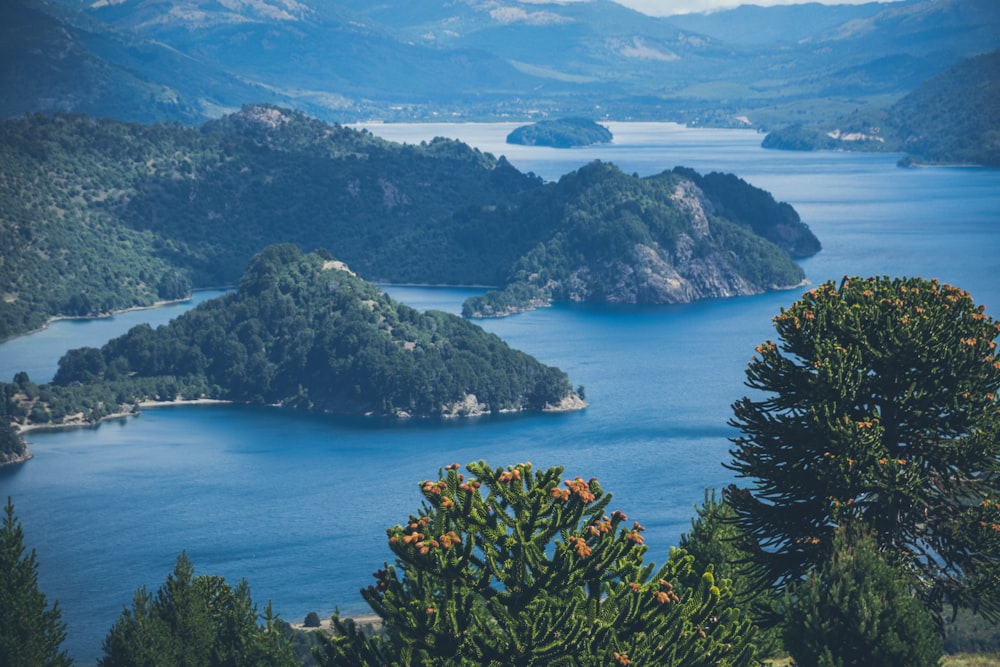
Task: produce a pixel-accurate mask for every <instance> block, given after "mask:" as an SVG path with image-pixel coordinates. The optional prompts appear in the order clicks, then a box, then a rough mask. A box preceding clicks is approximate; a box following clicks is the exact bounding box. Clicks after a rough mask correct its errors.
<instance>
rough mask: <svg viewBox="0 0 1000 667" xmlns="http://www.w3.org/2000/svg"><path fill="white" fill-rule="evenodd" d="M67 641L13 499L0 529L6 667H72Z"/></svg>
mask: <svg viewBox="0 0 1000 667" xmlns="http://www.w3.org/2000/svg"><path fill="white" fill-rule="evenodd" d="M65 639H66V625H65V624H64V623H63V622H62V614H61V612H60V611H59V605H58V603H54V604H53V605H52V607H51V608H50V607H49V605H48V602H47V600H46V598H45V594H44V593H42V591H41V590H39V588H38V559H37V556H36V554H35V551H34V549H32V550H31V553H29V554H25V548H24V530H23V529H22V527H21V522H20V521H18V520H17V517H15V516H14V503H13V501H12V500H11V498H10V497H9V496H8V497H7V505H6V507H5V508H4V520H3V528H0V665H4V666H5V667H49V666H53V667H62V666H64V665H71V664H73V661H72V660H71V659H70V658H69V656H68V655H67V653H66V652H65V651H63V650H62V649H61V648H60V647H61V645H62V642H63V640H65Z"/></svg>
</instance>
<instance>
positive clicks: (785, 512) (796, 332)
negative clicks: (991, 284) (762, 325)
mask: <svg viewBox="0 0 1000 667" xmlns="http://www.w3.org/2000/svg"><path fill="white" fill-rule="evenodd" d="M774 326H775V329H776V330H777V332H778V335H779V337H780V341H781V342H780V344H776V343H773V342H771V341H767V342H765V343H763V344H762V345H760V346H758V347H757V355H756V356H754V358H753V359H752V360H751V362H750V365H749V368H748V369H747V378H748V381H747V385H748V386H750V387H752V388H754V389H759V390H762V391H764V392H768V395H767V396H766V397H764V398H762V399H760V400H751V399H750V398H747V397H744V398H743V399H741V400H739V401H737V402H736V403H735V404H734V405H733V410H734V417H733V419H732V420H731V424H732V425H734V426H736V427H738V428H739V429H740V430H741V431H742V435H741V436H740V437H738V438H734V439H733V443H734V445H735V446H734V448H733V449H732V451H731V454H732V462H731V463H730V464H729V467H730V468H731V469H732V470H734V471H736V472H737V473H738V475H739V476H740V477H743V478H746V479H747V480H749V482H750V484H749V486H748V488H738V487H736V486H735V485H733V486H731V487H730V488H729V489H727V491H726V499H727V501H728V502H729V503H731V504H732V506H733V508H734V509H735V511H736V515H737V519H736V521H737V522H738V524H739V525H740V527H741V528H742V529H743V530H744V532H745V533H746V535H747V536H748V539H749V541H750V543H751V546H752V547H753V550H754V559H755V561H756V564H757V566H758V571H759V573H760V574H761V576H762V578H763V581H766V582H769V583H776V584H777V585H778V586H779V588H780V587H781V586H782V585H783V584H784V583H785V582H787V581H794V580H798V579H800V578H801V577H802V576H803V575H804V574H805V573H806V572H807V571H808V570H809V569H810V568H812V567H815V566H817V565H818V564H820V563H822V562H823V561H824V560H825V559H826V557H827V556H828V555H829V553H830V551H831V548H832V539H831V538H832V535H833V533H834V530H835V528H836V527H837V526H838V525H842V524H848V523H854V522H860V523H863V524H866V525H867V526H868V528H869V530H871V531H872V533H873V535H874V539H875V540H876V542H877V544H878V545H879V548H880V549H881V550H882V551H883V552H884V553H885V555H886V557H887V558H889V559H890V560H892V561H893V563H894V564H895V565H897V566H899V567H901V568H903V569H904V570H905V571H908V572H909V573H910V574H912V575H914V577H913V580H914V581H915V582H919V585H920V586H921V587H922V590H921V591H920V592H921V595H922V597H923V598H924V602H925V603H926V604H927V605H928V606H929V608H931V609H932V611H933V612H934V613H935V614H936V616H937V617H938V619H939V620H940V617H941V614H942V610H943V607H944V605H945V604H946V603H950V604H952V605H958V606H968V607H971V608H973V609H976V610H979V611H982V612H984V613H985V614H986V615H988V616H991V617H994V618H995V617H997V616H1000V458H998V457H1000V414H998V402H997V393H998V390H1000V359H998V357H997V356H996V352H995V342H994V339H995V338H996V337H997V334H998V331H1000V325H998V324H997V323H996V322H994V321H993V320H992V319H991V318H990V317H988V316H987V315H986V314H985V312H984V308H983V307H982V306H977V305H976V304H975V303H973V301H972V298H971V297H970V296H969V294H968V293H967V292H964V291H962V290H960V289H957V288H955V287H952V286H949V285H942V284H939V283H938V282H937V281H934V280H930V281H928V280H923V279H920V278H909V279H904V278H895V279H889V278H885V277H881V278H869V279H859V278H845V279H844V280H843V281H842V282H841V284H840V286H839V287H838V286H836V285H835V284H834V283H832V282H829V283H825V284H823V285H820V286H819V287H817V288H816V289H813V290H811V291H809V292H807V293H806V294H805V295H804V296H803V297H802V298H801V299H800V300H799V301H797V302H796V303H794V304H793V305H792V306H791V307H790V308H789V309H788V310H782V312H781V313H780V314H779V315H778V316H777V317H775V318H774Z"/></svg>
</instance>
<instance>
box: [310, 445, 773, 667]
mask: <svg viewBox="0 0 1000 667" xmlns="http://www.w3.org/2000/svg"><path fill="white" fill-rule="evenodd" d="M458 469H459V466H458V464H454V465H451V466H448V467H447V468H446V471H445V472H442V473H441V476H440V478H439V479H438V480H435V481H431V480H427V481H425V482H423V483H421V491H422V494H423V496H424V499H425V502H424V504H423V506H422V508H421V509H420V511H419V512H418V514H417V515H411V516H410V519H409V521H408V522H407V523H406V524H405V525H399V526H394V527H392V528H389V529H388V531H387V533H388V536H389V545H390V548H391V549H392V551H393V553H394V554H395V555H396V562H395V565H387V566H386V567H385V568H384V569H381V570H379V571H378V572H376V573H375V578H376V580H377V581H376V583H375V585H373V586H370V587H369V588H368V589H366V590H363V591H362V595H363V596H364V598H365V600H366V601H367V602H368V604H369V605H370V606H371V607H372V609H373V610H374V611H375V613H376V614H378V616H379V617H380V618H381V619H382V621H383V627H384V633H383V634H381V635H376V636H375V637H372V638H368V637H366V636H365V635H364V634H363V633H362V632H361V630H359V629H358V628H357V627H355V625H354V624H353V623H352V622H351V621H350V620H348V619H343V618H341V617H340V616H339V614H335V615H334V617H333V625H334V627H335V628H336V629H337V630H338V632H339V634H338V635H337V636H335V637H332V638H324V639H323V640H322V646H321V648H320V650H318V651H317V658H318V659H319V661H320V662H321V663H322V664H324V665H352V666H357V665H413V664H422V665H470V666H471V665H497V666H500V665H628V664H633V663H634V664H636V665H639V664H642V665H751V664H756V662H755V661H754V659H753V654H754V647H753V645H752V644H751V641H752V639H753V635H754V628H753V626H752V624H751V623H750V622H749V621H747V620H745V619H744V618H743V616H742V615H741V613H740V611H739V610H738V609H736V608H735V607H732V606H730V605H728V601H729V598H730V597H731V595H732V593H731V590H730V587H729V583H728V582H727V581H718V580H716V579H715V578H714V576H713V574H712V571H711V569H710V568H708V569H706V570H698V571H695V570H694V568H693V560H694V559H693V558H692V557H691V556H689V555H687V554H685V553H684V552H683V551H681V550H674V551H672V552H671V556H670V558H669V560H668V562H667V563H666V565H664V566H663V567H661V568H659V569H657V568H656V567H655V565H653V564H652V563H649V564H646V563H644V562H643V554H644V553H645V551H646V546H645V545H644V544H643V542H644V540H643V535H642V531H643V527H642V526H641V525H640V524H639V523H637V522H633V523H631V524H629V523H628V521H627V518H626V516H625V514H624V513H622V512H621V511H614V512H610V513H609V514H610V516H609V514H606V511H607V507H608V504H609V502H610V501H611V496H610V495H609V494H606V493H605V492H604V491H603V490H602V489H601V487H600V485H599V484H598V483H597V481H596V480H590V481H589V482H587V481H584V480H583V479H581V478H579V477H577V478H575V479H571V480H562V473H563V469H562V468H558V467H555V468H549V469H548V470H546V471H541V472H537V471H535V470H534V469H533V468H532V466H531V464H530V463H524V464H519V465H516V466H509V467H508V468H506V469H503V468H496V469H494V468H491V467H490V466H488V465H487V464H485V463H483V462H479V463H472V464H469V465H468V466H467V470H468V472H469V473H471V475H472V477H471V478H466V477H465V476H464V475H462V474H460V473H459V472H458Z"/></svg>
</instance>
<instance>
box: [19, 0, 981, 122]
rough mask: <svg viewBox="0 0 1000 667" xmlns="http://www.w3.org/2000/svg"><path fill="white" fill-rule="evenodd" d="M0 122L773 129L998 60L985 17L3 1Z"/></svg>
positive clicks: (878, 10) (343, 0) (875, 101)
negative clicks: (304, 119) (594, 121)
mask: <svg viewBox="0 0 1000 667" xmlns="http://www.w3.org/2000/svg"><path fill="white" fill-rule="evenodd" d="M0 23H2V25H3V26H4V27H3V28H0V34H2V35H3V40H2V45H0V55H2V56H3V57H2V60H0V85H3V88H4V90H5V92H6V94H5V95H4V97H3V100H2V101H0V116H5V117H11V116H17V115H20V114H22V113H25V112H31V111H78V112H84V113H88V114H91V115H97V116H104V115H107V116H110V117H114V118H118V119H123V120H137V121H143V122H148V121H154V120H169V121H179V122H181V123H197V122H200V121H203V120H205V119H207V118H215V117H219V116H221V115H223V114H224V113H226V112H232V111H235V110H236V109H238V108H239V107H240V106H242V105H243V104H245V103H260V102H270V103H278V104H281V105H284V106H288V107H292V108H296V109H300V110H302V111H305V112H307V113H309V114H310V115H313V116H315V117H317V118H321V119H324V120H332V121H340V122H345V121H353V120H359V119H370V118H379V119H384V120H401V119H406V120H427V119H499V118H516V119H537V118H544V117H547V116H551V117H555V116H565V115H582V116H587V117H593V118H603V117H610V118H614V119H616V120H627V119H656V120H677V121H682V122H688V123H700V124H709V125H739V124H749V125H753V126H755V127H758V128H762V129H770V128H772V127H774V126H777V125H785V124H789V123H793V122H801V121H803V120H804V119H808V120H810V121H816V120H822V119H827V118H829V119H833V118H837V117H840V116H842V115H844V114H846V113H850V112H852V111H854V110H856V109H858V108H867V107H870V106H876V107H878V106H887V105H889V104H891V103H893V102H895V101H896V100H898V99H899V98H901V97H902V96H903V95H905V94H906V93H908V92H910V91H911V90H912V89H914V88H915V87H916V86H917V85H919V84H920V83H921V82H923V81H924V80H926V79H928V78H929V77H931V76H933V75H934V74H937V73H939V72H941V71H944V70H945V69H947V68H948V67H950V66H952V65H953V64H955V63H957V62H958V61H959V60H961V59H963V58H968V57H972V56H975V55H977V54H980V53H983V52H986V51H990V50H992V49H996V48H998V47H1000V29H998V26H1000V4H998V3H996V2H994V1H993V0H902V1H901V2H894V3H869V4H863V5H832V6H827V5H818V4H810V5H796V6H793V7H767V8H763V7H741V8H738V9H733V10H728V11H719V12H714V13H711V14H695V15H678V16H671V17H667V18H654V17H650V16H646V15H643V14H640V13H638V12H635V11H633V10H631V9H628V8H626V7H623V6H621V5H618V4H615V3H613V2H611V1H610V0H587V1H582V2H570V3H559V2H530V3H525V2H517V1H514V0H456V1H454V2H442V3H413V2H403V1H401V0H385V1H384V2H379V3H369V2H362V0H340V1H339V2H336V3H332V2H319V1H318V0H181V1H174V0H169V1H168V0H97V1H96V2H92V1H91V0H86V1H83V0H7V2H5V3H4V5H3V7H2V8H0Z"/></svg>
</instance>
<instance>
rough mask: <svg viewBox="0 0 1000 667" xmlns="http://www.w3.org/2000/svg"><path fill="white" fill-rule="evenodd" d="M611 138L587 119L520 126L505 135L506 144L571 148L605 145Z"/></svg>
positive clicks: (605, 131) (569, 119)
mask: <svg viewBox="0 0 1000 667" xmlns="http://www.w3.org/2000/svg"><path fill="white" fill-rule="evenodd" d="M613 138H614V136H613V135H612V134H611V130H609V129H608V128H606V127H604V126H603V125H601V124H600V123H595V122H594V121H592V120H590V119H588V118H559V119H557V120H540V121H538V122H537V123H532V124H531V125H522V126H521V127H519V128H517V129H515V130H514V131H512V132H511V133H510V134H508V135H507V143H508V144H516V145H520V146H551V147H552V148H572V147H574V146H592V145H594V144H607V143H610V142H611V140H612V139H613Z"/></svg>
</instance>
